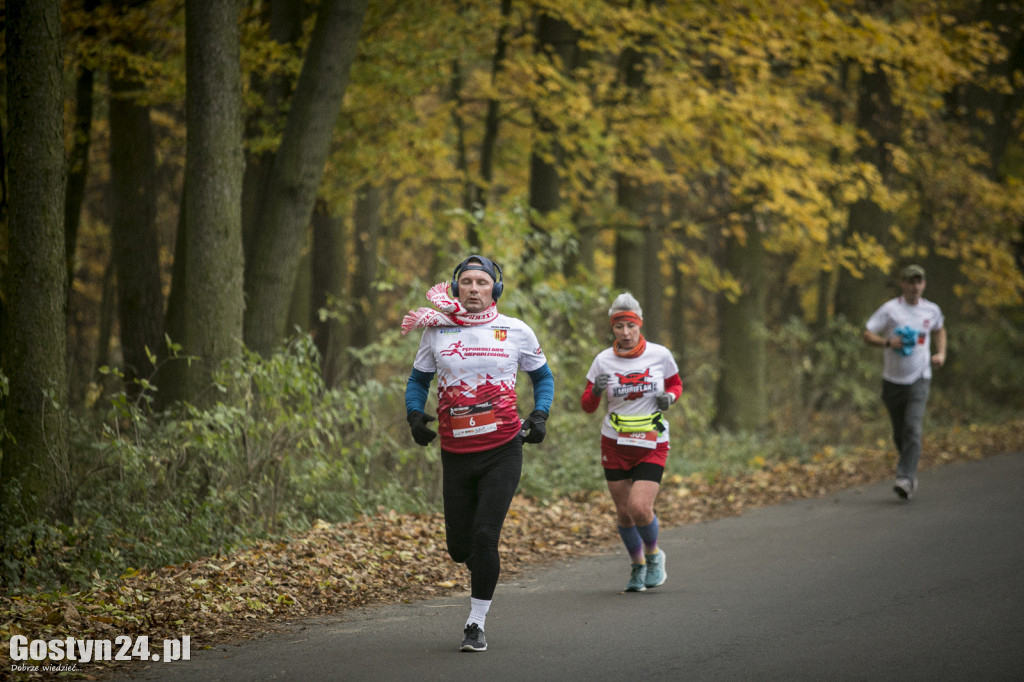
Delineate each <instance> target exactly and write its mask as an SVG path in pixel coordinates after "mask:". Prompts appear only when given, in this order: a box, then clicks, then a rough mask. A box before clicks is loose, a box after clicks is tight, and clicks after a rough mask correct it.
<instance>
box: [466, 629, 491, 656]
mask: <svg viewBox="0 0 1024 682" xmlns="http://www.w3.org/2000/svg"><path fill="white" fill-rule="evenodd" d="M464 634H465V639H463V640H462V651H487V638H486V637H484V631H483V630H481V629H480V626H479V625H477V624H476V623H470V624H469V625H467V626H466V630H465V633H464Z"/></svg>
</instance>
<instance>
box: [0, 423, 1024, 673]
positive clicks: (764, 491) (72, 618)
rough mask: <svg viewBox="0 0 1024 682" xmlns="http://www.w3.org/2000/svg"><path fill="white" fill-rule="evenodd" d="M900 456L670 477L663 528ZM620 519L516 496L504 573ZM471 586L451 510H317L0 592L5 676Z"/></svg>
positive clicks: (1008, 438)
mask: <svg viewBox="0 0 1024 682" xmlns="http://www.w3.org/2000/svg"><path fill="white" fill-rule="evenodd" d="M925 445H926V451H927V452H928V453H930V455H929V456H928V457H927V461H926V462H924V463H923V465H924V466H925V467H930V466H935V465H938V464H946V463H952V462H964V461H969V460H976V459H981V458H984V457H986V456H990V455H995V454H1001V453H1006V452H1013V451H1024V419H1018V420H1015V421H1013V422H1008V423H1006V424H1002V425H999V426H987V427H979V426H972V427H969V428H963V429H952V430H949V431H948V432H945V433H943V434H939V435H936V436H934V437H932V438H926V443H925ZM891 468H892V462H891V453H890V452H889V451H888V450H887V449H885V448H863V449H860V450H858V451H856V452H855V453H853V454H848V455H845V456H842V457H840V456H837V454H836V453H835V452H834V451H831V450H830V449H827V448H826V449H825V450H823V451H822V452H820V453H818V455H816V456H815V457H814V458H813V460H812V461H811V462H809V463H800V462H767V463H763V465H762V466H761V467H760V468H759V469H757V470H754V471H752V472H751V473H747V474H744V475H741V476H729V477H721V478H718V479H717V480H715V479H714V477H707V476H702V475H699V474H694V475H691V476H687V477H682V476H671V477H669V478H668V479H667V480H666V481H665V482H664V485H663V488H662V492H661V494H660V496H659V498H658V503H657V510H658V514H659V518H660V520H661V524H662V526H663V527H668V526H677V525H681V524H687V523H696V522H702V521H709V520H712V519H716V518H721V517H725V516H733V515H738V514H741V513H743V511H744V510H745V509H747V508H751V507H759V506H764V505H770V504H775V503H779V502H783V501H786V500H790V499H795V498H808V497H816V496H820V495H824V494H826V493H829V492H833V491H836V490H840V489H843V488H848V487H851V486H859V485H865V484H870V483H874V482H877V481H879V480H884V479H886V478H888V477H889V476H891ZM923 494H926V493H924V491H923ZM611 519H612V507H611V502H610V500H609V498H608V495H607V494H606V493H593V494H587V495H578V496H575V497H570V498H565V499H561V500H558V501H557V502H554V503H549V504H539V503H538V502H537V501H535V500H531V499H527V498H525V497H517V498H516V499H515V501H514V502H513V506H512V509H511V510H510V512H509V515H508V519H507V521H506V525H505V529H504V531H503V535H502V545H501V552H502V571H503V579H509V578H511V577H512V576H515V575H516V574H518V573H521V572H523V571H525V570H527V569H528V568H531V567H536V566H540V565H543V564H545V563H546V562H548V561H550V560H552V559H554V558H558V557H562V556H565V555H567V554H568V555H576V556H578V555H582V554H586V553H593V552H597V551H604V550H607V549H608V548H609V547H613V546H614V543H615V542H617V535H616V534H615V532H614V524H613V523H612V521H611ZM467 588H468V573H467V572H466V571H465V569H464V568H463V567H461V566H457V565H455V564H454V563H452V562H451V561H450V560H449V559H448V556H447V554H446V553H445V544H444V530H443V522H442V519H441V517H440V515H439V514H429V515H413V514H396V513H394V512H389V511H387V510H382V511H381V513H380V514H378V515H375V516H372V517H363V518H360V519H358V520H357V521H353V522H350V523H341V524H329V523H324V522H321V523H318V524H316V526H315V527H314V528H312V529H310V530H309V531H308V532H307V533H305V534H303V535H301V536H299V537H295V538H293V539H291V540H290V541H288V542H265V543H261V544H259V545H257V546H254V547H252V548H250V549H247V550H245V551H241V552H237V553H235V554H231V555H230V556H214V557H209V558H205V559H202V560H198V561H193V562H190V563H186V564H181V565H177V566H165V567H163V568H159V569H156V570H146V571H141V572H130V573H129V574H126V575H124V576H122V577H121V578H120V579H118V580H99V579H97V580H95V581H94V583H93V585H92V587H91V589H89V590H86V591H82V592H76V593H70V594H41V593H40V594H34V595H19V596H10V595H3V596H0V636H2V639H3V642H4V646H3V648H2V653H0V666H2V667H0V679H5V678H6V677H8V676H10V675H11V673H10V670H11V661H10V659H9V646H8V645H7V642H9V640H10V638H11V637H12V636H13V635H17V634H22V635H25V636H26V637H28V638H29V639H46V640H50V639H61V638H66V637H75V638H82V639H84V638H88V639H113V638H114V637H117V636H119V635H130V636H136V635H147V636H149V638H150V642H151V645H154V644H155V645H157V647H156V648H155V652H157V653H159V643H160V642H162V640H163V639H164V638H167V639H171V638H178V637H181V636H182V635H190V636H191V638H192V646H193V649H196V648H202V647H209V646H212V645H214V644H216V643H220V642H226V641H231V640H238V639H242V638H246V637H251V636H254V635H257V634H260V633H263V632H266V631H268V630H270V629H272V628H273V627H274V626H275V625H276V624H281V623H284V622H287V621H293V620H296V619H300V618H304V617H309V616H315V615H322V614H327V613H336V612H340V611H344V610H345V609H349V608H353V607H361V606H369V605H374V604H386V603H396V602H409V601H414V600H418V599H423V598H429V597H437V596H443V595H448V594H454V593H462V592H464V591H465V590H466V589H467ZM609 589H614V587H610V588H609ZM113 665H114V664H100V663H92V664H89V665H88V666H79V669H80V671H82V672H80V673H78V675H79V676H80V677H85V678H86V679H89V678H95V677H97V676H99V675H102V674H104V673H105V672H112V671H113ZM117 665H122V666H123V665H126V664H124V663H122V664H117ZM134 665H140V664H139V663H137V662H136V663H135V664H134ZM83 668H84V670H83Z"/></svg>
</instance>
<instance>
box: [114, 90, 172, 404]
mask: <svg viewBox="0 0 1024 682" xmlns="http://www.w3.org/2000/svg"><path fill="white" fill-rule="evenodd" d="M141 87H142V86H141V84H140V83H139V82H137V81H134V80H132V81H125V80H122V79H120V78H116V77H112V78H111V83H110V186H111V197H112V204H113V220H112V225H111V243H112V246H113V250H112V252H113V258H114V266H115V268H116V270H117V287H118V311H119V313H120V317H119V321H120V327H121V350H122V353H123V356H124V373H125V378H126V379H127V381H128V385H127V390H128V391H129V392H130V393H135V392H136V391H137V390H138V386H137V385H136V384H134V383H133V380H134V379H138V378H145V379H151V378H152V375H153V372H154V370H155V369H156V367H154V366H153V365H152V364H151V362H150V360H149V353H153V354H156V356H157V357H158V358H160V357H163V355H164V340H163V336H164V328H163V315H164V300H163V291H162V289H161V286H162V285H161V281H160V239H159V236H158V234H157V228H156V152H155V148H154V144H155V143H154V136H153V126H152V123H151V122H150V118H149V107H145V106H140V105H138V104H136V103H135V102H133V101H132V100H131V99H130V98H131V96H132V95H131V93H133V92H137V91H138V90H139V89H140V88H141ZM147 351H148V352H147Z"/></svg>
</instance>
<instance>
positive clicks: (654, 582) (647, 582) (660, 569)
mask: <svg viewBox="0 0 1024 682" xmlns="http://www.w3.org/2000/svg"><path fill="white" fill-rule="evenodd" d="M644 558H645V559H646V560H647V575H646V576H645V577H644V587H647V588H651V587H657V586H658V585H661V584H662V583H664V582H665V578H667V577H668V575H667V574H666V573H665V552H664V551H663V550H661V549H660V548H659V549H658V553H657V554H645V555H644Z"/></svg>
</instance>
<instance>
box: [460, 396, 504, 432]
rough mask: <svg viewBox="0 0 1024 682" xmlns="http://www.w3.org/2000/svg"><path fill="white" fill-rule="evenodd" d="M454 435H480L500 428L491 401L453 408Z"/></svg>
mask: <svg viewBox="0 0 1024 682" xmlns="http://www.w3.org/2000/svg"><path fill="white" fill-rule="evenodd" d="M451 417H452V435H453V436H455V437H456V438H465V437H467V436H479V435H480V434H482V433H491V432H492V431H497V430H498V420H497V418H496V417H495V416H494V409H493V407H492V405H491V403H489V402H487V403H480V404H479V405H469V406H463V407H453V408H451Z"/></svg>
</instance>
